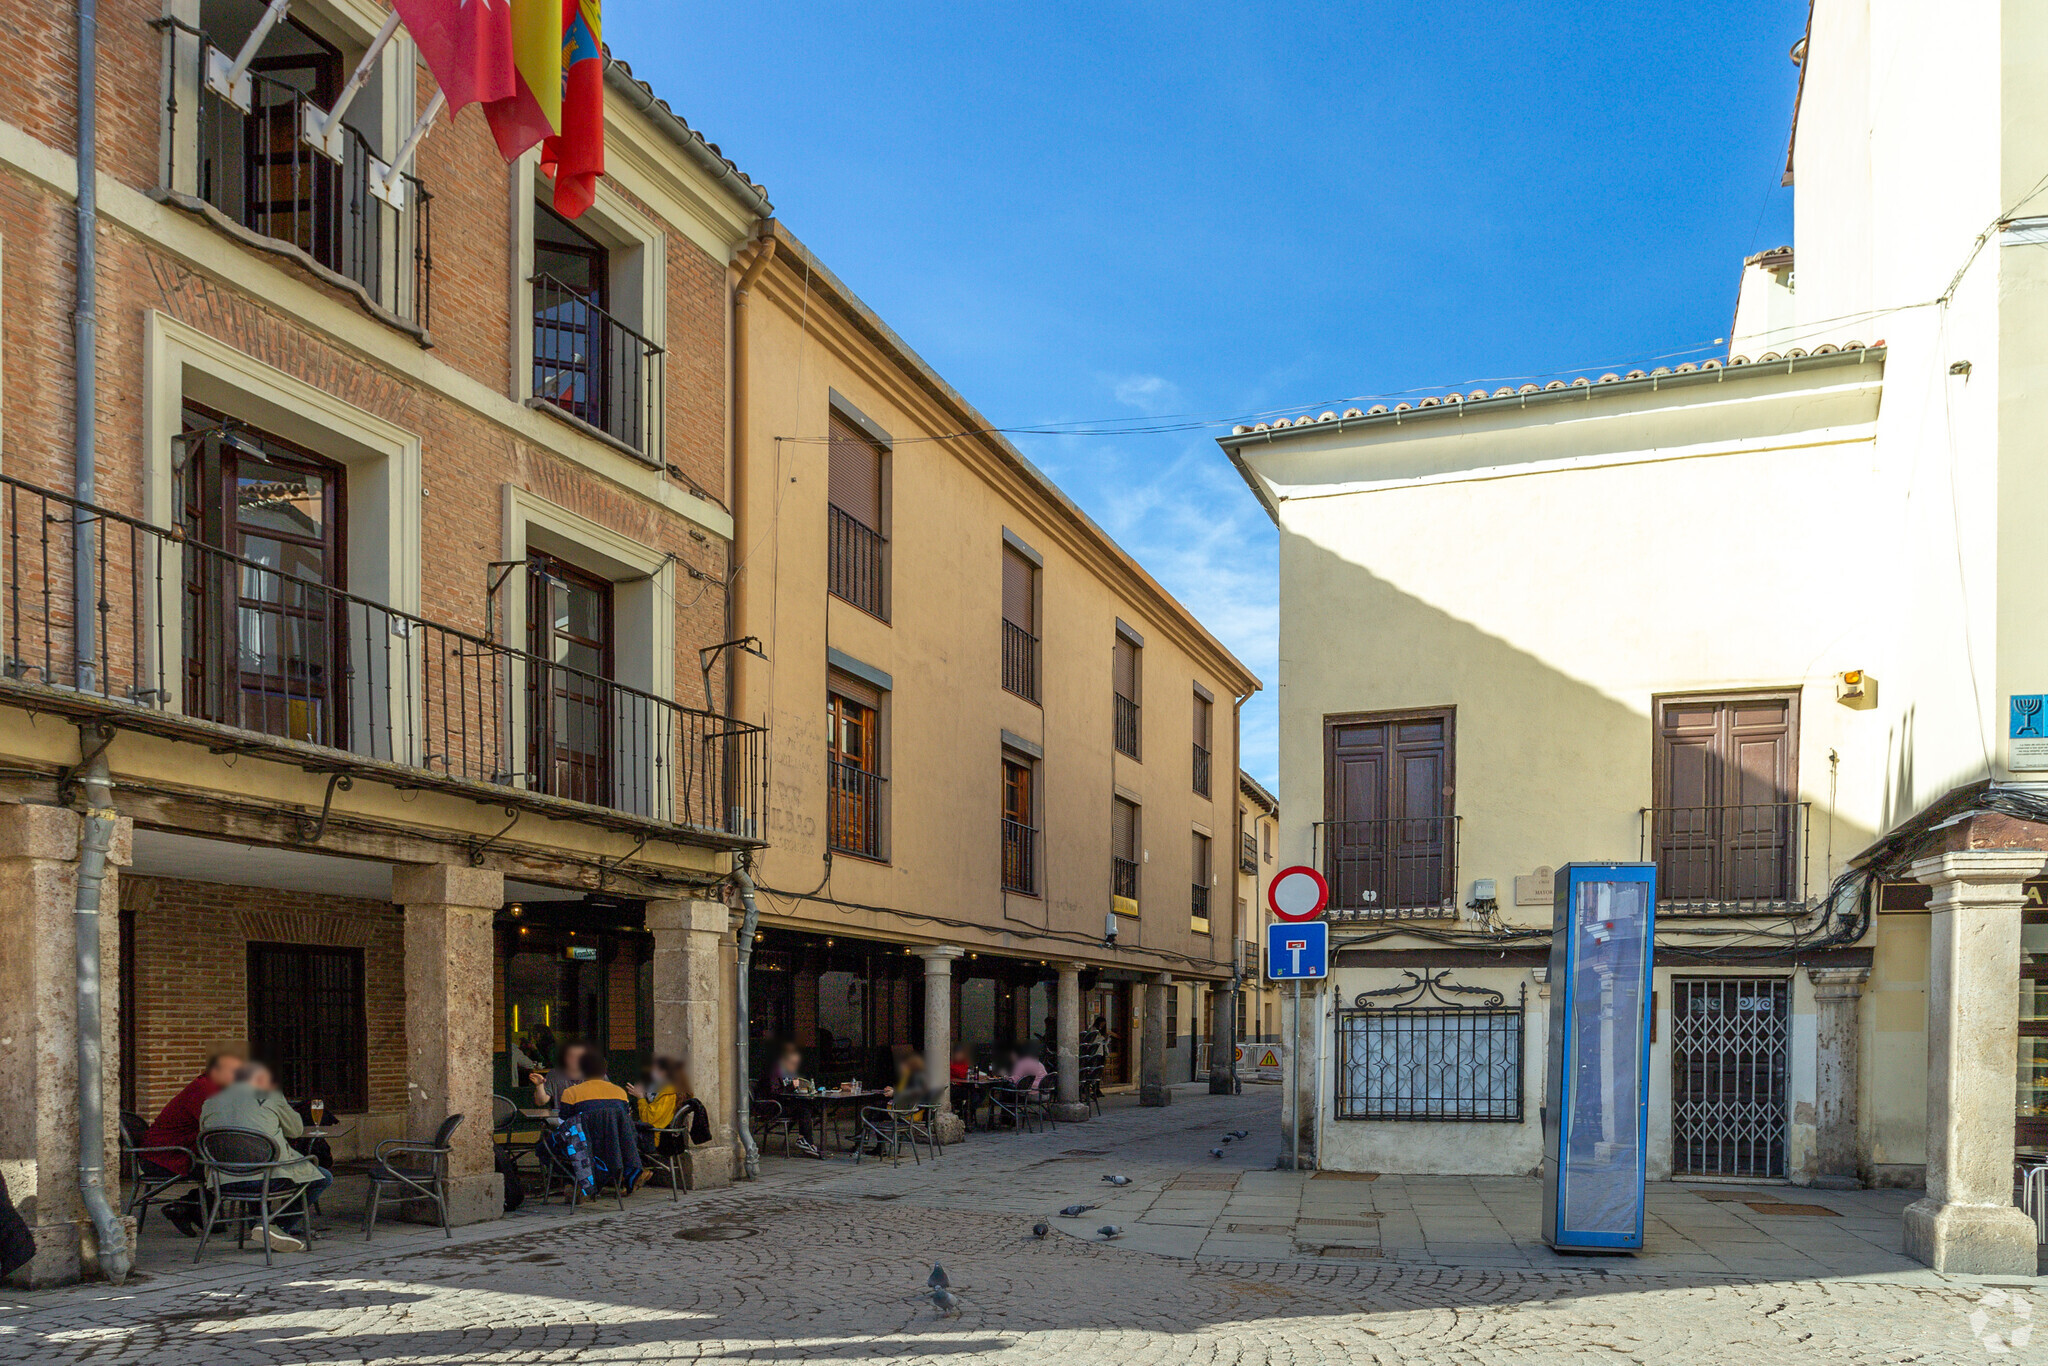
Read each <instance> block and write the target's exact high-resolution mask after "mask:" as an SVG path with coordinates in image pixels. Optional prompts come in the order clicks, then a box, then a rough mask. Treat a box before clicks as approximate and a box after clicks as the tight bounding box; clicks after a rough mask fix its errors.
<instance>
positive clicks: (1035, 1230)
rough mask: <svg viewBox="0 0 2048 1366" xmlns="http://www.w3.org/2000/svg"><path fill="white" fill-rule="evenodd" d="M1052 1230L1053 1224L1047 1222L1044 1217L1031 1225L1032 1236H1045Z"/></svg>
mask: <svg viewBox="0 0 2048 1366" xmlns="http://www.w3.org/2000/svg"><path fill="white" fill-rule="evenodd" d="M1051 1232H1052V1225H1051V1224H1048V1223H1046V1222H1045V1221H1044V1220H1043V1219H1041V1220H1039V1221H1038V1222H1037V1223H1035V1224H1033V1225H1032V1226H1031V1236H1032V1237H1034V1238H1043V1237H1045V1235H1046V1234H1048V1233H1051Z"/></svg>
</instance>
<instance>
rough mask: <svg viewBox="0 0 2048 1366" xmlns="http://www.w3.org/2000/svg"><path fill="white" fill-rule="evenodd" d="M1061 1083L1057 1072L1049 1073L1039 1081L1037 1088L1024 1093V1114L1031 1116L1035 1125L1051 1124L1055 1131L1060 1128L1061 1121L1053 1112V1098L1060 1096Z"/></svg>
mask: <svg viewBox="0 0 2048 1366" xmlns="http://www.w3.org/2000/svg"><path fill="white" fill-rule="evenodd" d="M1059 1082H1060V1079H1059V1074H1058V1073H1057V1072H1048V1073H1046V1074H1045V1075H1044V1076H1042V1077H1040V1078H1039V1079H1038V1085H1037V1086H1036V1087H1034V1088H1031V1089H1028V1090H1026V1091H1025V1092H1024V1093H1023V1097H1022V1099H1023V1102H1024V1113H1025V1114H1026V1115H1028V1116H1030V1118H1031V1120H1032V1122H1033V1123H1034V1124H1036V1123H1041V1122H1042V1123H1045V1124H1050V1125H1051V1126H1052V1127H1053V1128H1054V1129H1058V1128H1059V1127H1060V1122H1059V1120H1058V1119H1057V1118H1056V1117H1055V1116H1054V1115H1053V1112H1052V1103H1053V1098H1054V1097H1055V1096H1057V1095H1059Z"/></svg>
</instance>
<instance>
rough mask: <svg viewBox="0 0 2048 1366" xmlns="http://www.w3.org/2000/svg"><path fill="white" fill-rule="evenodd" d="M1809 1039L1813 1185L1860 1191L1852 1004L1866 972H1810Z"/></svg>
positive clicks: (1856, 1034)
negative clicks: (1815, 1141)
mask: <svg viewBox="0 0 2048 1366" xmlns="http://www.w3.org/2000/svg"><path fill="white" fill-rule="evenodd" d="M1806 975H1807V977H1808V978H1809V979H1810V980H1811V981H1812V982H1813V1011H1814V1016H1815V1018H1814V1034H1815V1053H1816V1060H1815V1074H1816V1075H1815V1082H1816V1087H1815V1091H1816V1094H1815V1106H1814V1110H1815V1114H1814V1124H1815V1128H1816V1129H1817V1130H1818V1131H1819V1145H1818V1146H1819V1158H1820V1169H1819V1171H1818V1172H1817V1173H1816V1174H1815V1175H1814V1178H1813V1184H1814V1185H1816V1186H1818V1187H1820V1188H1822V1189H1823V1190H1861V1189H1862V1188H1863V1180H1862V1178H1861V1176H1859V1175H1858V1172H1857V1156H1856V1089H1857V1080H1858V1068H1857V1060H1856V1049H1857V1044H1858V1042H1859V1040H1860V1038H1861V1035H1862V1028H1861V1025H1860V1022H1859V1021H1858V1019H1857V1013H1856V1002H1857V1000H1858V998H1859V997H1860V995H1861V993H1862V991H1863V984H1864V983H1865V982H1867V981H1869V980H1870V969H1869V968H1810V969H1808V971H1807V974H1806Z"/></svg>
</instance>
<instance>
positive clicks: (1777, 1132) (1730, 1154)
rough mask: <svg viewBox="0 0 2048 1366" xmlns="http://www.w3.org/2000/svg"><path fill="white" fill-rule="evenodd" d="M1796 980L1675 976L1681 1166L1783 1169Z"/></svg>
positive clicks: (1750, 1172)
mask: <svg viewBox="0 0 2048 1366" xmlns="http://www.w3.org/2000/svg"><path fill="white" fill-rule="evenodd" d="M1790 997H1791V983H1790V980H1789V979H1788V978H1784V977H1677V978H1673V979H1672V982H1671V998H1672V999H1671V1158H1672V1165H1673V1167H1674V1169H1675V1170H1676V1171H1677V1172H1678V1173H1679V1174H1680V1175H1684V1176H1783V1175H1785V1118H1786V1104H1787V1093H1788V1091H1789V1086H1788V1084H1787V1083H1788V1077H1789V1073H1790V1068H1791V1048H1790V1040H1791V1025H1790V1020H1789V1015H1790V1011H1789V1002H1790Z"/></svg>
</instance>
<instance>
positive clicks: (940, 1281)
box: [924, 1262, 953, 1290]
mask: <svg viewBox="0 0 2048 1366" xmlns="http://www.w3.org/2000/svg"><path fill="white" fill-rule="evenodd" d="M924 1283H925V1284H926V1285H928V1286H930V1287H931V1288H932V1289H934V1290H944V1289H946V1288H947V1287H949V1286H951V1285H952V1284H953V1279H952V1277H950V1276H948V1275H947V1274H946V1268H944V1267H943V1266H940V1265H939V1264H938V1263H937V1262H933V1263H932V1274H931V1275H929V1276H927V1277H926V1278H925V1282H924Z"/></svg>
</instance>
